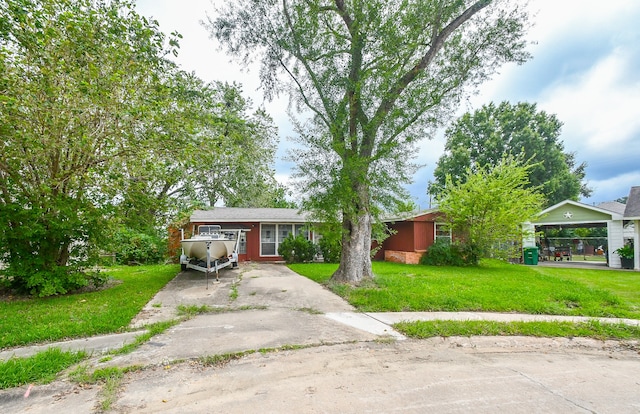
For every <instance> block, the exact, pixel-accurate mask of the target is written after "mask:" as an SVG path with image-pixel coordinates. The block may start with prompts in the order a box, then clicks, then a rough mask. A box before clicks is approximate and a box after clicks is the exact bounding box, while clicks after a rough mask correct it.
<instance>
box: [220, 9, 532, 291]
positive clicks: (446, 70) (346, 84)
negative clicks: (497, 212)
mask: <svg viewBox="0 0 640 414" xmlns="http://www.w3.org/2000/svg"><path fill="white" fill-rule="evenodd" d="M217 16H218V17H216V18H214V19H212V18H210V19H209V21H208V27H209V29H210V30H211V33H212V34H213V36H215V37H216V38H217V39H218V40H219V41H220V42H221V44H223V45H225V47H226V48H227V50H228V51H229V53H230V54H232V55H234V56H236V57H237V58H239V59H240V60H241V61H242V62H251V61H254V60H260V61H261V64H262V66H261V70H260V75H261V78H262V83H263V86H264V87H265V90H266V92H267V94H268V96H272V95H273V94H277V93H279V92H290V93H291V94H290V95H291V97H292V99H293V103H294V104H295V105H296V106H297V108H299V109H304V110H305V111H307V113H309V114H311V116H312V117H311V119H310V120H309V121H308V122H300V123H298V132H299V133H300V140H301V142H302V143H303V144H304V145H303V146H302V147H303V149H301V150H300V151H298V152H296V153H295V154H294V158H295V159H296V160H297V162H298V169H299V174H300V176H301V177H303V180H302V181H301V184H300V190H301V191H302V192H303V193H304V194H306V197H307V198H306V201H305V203H304V204H303V208H305V209H308V210H310V211H312V212H313V213H314V214H315V216H316V219H317V220H319V221H334V222H335V221H336V220H337V221H338V222H340V228H341V233H342V243H341V246H342V255H341V261H340V266H339V267H338V270H337V271H336V272H335V273H334V275H333V280H336V281H342V282H350V283H358V282H360V281H361V280H362V279H364V278H370V277H372V276H373V274H372V271H371V257H370V250H371V240H372V231H374V228H373V227H374V225H373V223H375V222H377V220H376V218H377V217H378V216H379V215H380V214H381V213H382V212H383V211H385V210H393V209H394V208H395V207H396V206H397V205H398V199H403V198H406V192H405V191H404V190H403V189H402V185H403V184H404V183H406V182H408V181H409V180H410V177H411V173H412V172H413V171H414V169H415V165H414V164H413V163H412V162H411V159H412V158H413V157H412V154H414V153H415V148H414V145H415V143H416V142H417V141H418V140H419V139H421V138H424V137H425V135H426V134H427V133H428V131H429V129H430V128H432V127H437V126H440V125H441V123H442V122H443V121H444V120H445V119H446V118H447V117H448V114H450V113H453V112H454V109H455V107H456V105H457V103H458V102H459V99H460V98H461V96H462V95H463V92H464V87H465V86H475V85H477V84H478V83H480V82H482V81H483V80H485V79H486V78H487V77H489V76H490V75H491V74H492V73H494V71H495V69H496V68H497V67H498V66H499V65H500V64H502V63H503V62H507V61H515V62H522V61H523V60H525V59H526V58H527V57H528V54H527V53H526V52H524V47H525V42H524V41H523V40H522V36H523V33H524V29H525V27H524V26H525V24H526V14H525V13H524V12H523V9H522V7H521V6H520V5H518V4H513V3H509V2H503V1H491V0H473V1H472V0H442V1H431V0H429V1H426V0H409V1H395V0H393V1H387V0H384V1H383V0H366V1H365V0H333V1H330V0H285V1H281V2H280V1H273V0H267V1H255V0H241V1H237V2H229V3H227V4H226V5H225V6H223V8H222V9H221V10H218V14H217Z"/></svg>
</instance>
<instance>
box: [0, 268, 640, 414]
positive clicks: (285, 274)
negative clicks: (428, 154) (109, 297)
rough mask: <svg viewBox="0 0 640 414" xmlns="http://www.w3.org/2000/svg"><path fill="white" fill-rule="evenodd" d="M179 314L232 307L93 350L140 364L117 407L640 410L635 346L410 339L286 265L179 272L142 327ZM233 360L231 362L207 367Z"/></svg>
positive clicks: (32, 395) (70, 393)
mask: <svg viewBox="0 0 640 414" xmlns="http://www.w3.org/2000/svg"><path fill="white" fill-rule="evenodd" d="M178 305H196V306H201V305H208V306H211V307H217V308H220V309H221V310H222V309H224V310H225V311H224V312H221V313H209V314H204V315H199V316H196V317H194V318H192V319H190V320H188V321H186V322H183V323H181V324H179V325H177V326H175V327H173V328H171V329H169V330H167V331H166V332H165V333H163V334H161V335H157V336H155V337H154V338H152V340H151V341H149V342H147V343H146V344H144V345H142V346H141V347H139V348H138V349H137V350H135V351H134V352H132V353H130V354H127V355H123V356H116V357H112V358H108V359H107V360H103V359H101V358H100V356H99V355H96V357H95V358H94V359H93V360H92V361H91V366H90V368H91V369H98V368H108V367H114V366H117V367H129V368H130V367H138V368H136V369H135V370H133V371H130V372H128V373H126V374H125V375H124V377H123V379H122V382H121V383H120V386H119V389H118V392H117V394H116V395H115V396H114V397H113V398H112V401H111V403H110V411H111V412H117V413H139V412H142V413H157V412H167V413H187V412H188V413H218V412H220V413H223V412H224V413H247V412H260V413H282V412H292V413H293V412H295V413H306V412H326V413H333V412H340V413H361V412H376V413H380V412H409V413H424V412H442V413H459V412H477V413H494V412H496V411H503V412H509V413H511V412H523V413H524V412H526V413H529V412H562V413H565V412H576V413H581V412H602V413H604V412H611V413H624V412H640V380H639V379H638V372H640V357H639V356H638V352H637V350H636V347H635V345H633V344H623V343H619V342H615V341H607V342H602V341H595V340H588V339H564V338H560V339H540V338H524V337H473V338H461V337H454V338H432V339H429V340H409V339H403V337H402V336H401V335H399V334H397V333H396V332H394V331H393V329H391V327H390V326H388V325H386V324H384V323H382V322H379V321H377V320H375V319H373V318H370V317H367V316H366V315H363V314H358V313H354V312H353V309H352V307H351V306H350V305H349V304H347V303H346V302H344V301H343V300H342V299H341V298H339V297H337V296H335V295H334V294H332V293H331V292H329V291H327V290H326V289H324V288H322V287H321V286H319V285H317V284H315V283H313V282H311V281H309V280H307V279H306V278H303V277H300V276H298V275H296V274H295V273H293V272H291V271H290V270H289V269H287V268H286V267H284V266H281V265H265V264H259V265H257V264H246V265H242V266H241V267H240V268H238V269H233V270H224V271H222V272H221V281H220V283H215V284H212V283H209V284H208V288H207V284H206V281H205V278H204V275H202V274H200V273H197V272H192V271H190V272H182V273H181V274H179V275H178V277H176V279H174V280H173V281H172V282H171V283H169V284H168V285H167V287H166V288H165V289H163V290H162V291H161V292H159V293H158V295H157V296H156V297H155V298H154V299H153V300H152V301H151V302H150V303H149V304H148V305H147V307H146V308H145V309H144V311H143V312H142V313H141V314H140V315H139V317H138V318H137V319H136V320H135V321H134V324H135V325H142V324H145V323H149V322H154V321H161V320H168V319H171V318H174V317H175V312H176V307H177V306H178ZM259 349H262V350H263V352H253V351H255V350H259ZM247 351H249V353H247V354H246V355H244V356H241V355H240V354H239V353H242V352H247ZM223 354H233V355H234V356H233V358H230V361H229V362H227V363H223V364H217V363H213V360H212V359H208V360H207V359H203V357H207V356H209V357H210V356H214V355H223ZM207 361H208V363H207ZM27 390H29V392H28V397H26V398H25V393H26V391H27ZM106 398H107V396H106V394H105V388H104V387H103V386H101V385H91V386H82V385H78V384H75V383H71V382H69V381H67V380H59V381H56V382H54V383H52V384H49V385H45V386H35V387H32V388H30V389H29V388H28V387H23V388H21V389H13V390H5V391H2V392H0V411H1V412H8V413H13V412H16V413H17V412H29V413H50V412H56V411H57V412H74V413H90V412H98V411H99V410H100V408H99V405H100V403H101V402H104V401H105V399H106Z"/></svg>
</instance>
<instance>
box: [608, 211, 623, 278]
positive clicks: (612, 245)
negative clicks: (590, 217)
mask: <svg viewBox="0 0 640 414" xmlns="http://www.w3.org/2000/svg"><path fill="white" fill-rule="evenodd" d="M607 236H608V238H609V243H608V246H607V254H608V255H609V267H612V268H614V269H620V268H621V267H622V262H621V261H620V256H618V255H617V254H615V253H614V252H615V251H616V249H619V248H620V247H622V246H624V229H623V227H622V220H615V221H614V220H609V221H607Z"/></svg>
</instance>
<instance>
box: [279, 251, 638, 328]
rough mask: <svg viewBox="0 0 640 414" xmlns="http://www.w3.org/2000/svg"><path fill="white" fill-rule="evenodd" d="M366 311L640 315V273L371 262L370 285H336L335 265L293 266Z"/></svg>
mask: <svg viewBox="0 0 640 414" xmlns="http://www.w3.org/2000/svg"><path fill="white" fill-rule="evenodd" d="M290 267H291V269H293V270H294V271H296V272H298V273H300V274H302V275H304V276H307V277H309V278H310V279H312V280H314V281H316V282H318V283H323V284H327V285H328V286H329V287H330V288H331V289H332V290H333V291H334V292H336V293H337V294H339V295H341V296H342V297H344V298H345V299H347V300H348V301H349V302H350V303H351V304H352V305H354V306H355V307H356V308H358V309H359V310H361V311H365V312H385V311H387V312H398V311H409V312H411V311H491V312H522V313H532V314H550V315H583V316H597V317H624V318H633V319H640V274H638V273H635V272H623V271H615V270H591V269H558V268H550V267H542V266H520V265H511V264H507V263H503V262H498V261H483V262H482V264H481V266H479V267H471V268H455V267H431V266H421V265H405V264H397V263H387V262H374V264H373V271H374V274H375V275H376V277H375V280H374V281H373V283H370V284H369V285H365V286H361V287H358V288H352V287H350V286H346V285H340V284H332V283H330V282H329V278H330V276H331V274H332V273H333V271H335V269H336V267H337V265H330V264H322V263H314V264H296V265H291V266H290Z"/></svg>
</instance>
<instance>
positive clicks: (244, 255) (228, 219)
mask: <svg viewBox="0 0 640 414" xmlns="http://www.w3.org/2000/svg"><path fill="white" fill-rule="evenodd" d="M438 217H439V215H438V212H437V211H436V210H426V211H422V212H419V213H414V214H412V215H407V216H404V217H395V218H389V219H386V220H385V223H386V224H387V225H388V226H389V227H390V228H391V229H392V230H394V234H393V235H392V236H391V237H389V238H387V239H386V240H385V241H384V242H383V243H382V246H377V245H375V244H374V246H373V247H379V249H378V250H377V252H376V255H375V257H374V260H388V261H396V262H402V263H418V261H419V260H420V257H421V256H422V254H423V253H424V252H425V251H426V250H427V249H428V248H429V246H431V245H432V244H433V242H434V240H436V239H438V238H447V239H451V233H450V232H449V231H448V230H445V228H444V225H443V224H441V223H440V222H438ZM207 224H209V225H210V224H217V225H220V226H221V227H222V229H223V230H231V229H234V230H242V232H241V239H240V244H239V251H238V260H239V261H261V262H267V261H281V260H282V257H281V256H280V255H278V246H279V245H280V243H281V242H282V240H284V239H285V238H286V237H287V236H288V235H289V234H290V233H294V232H295V234H304V235H305V236H306V237H307V238H308V239H309V240H311V241H313V242H314V243H317V242H318V240H319V239H320V237H321V235H319V234H318V233H317V232H316V231H315V230H314V226H313V223H310V221H309V216H308V215H307V214H306V213H304V212H300V211H299V210H296V209H288V208H235V207H214V208H212V209H210V210H196V211H195V212H194V213H193V214H192V215H191V218H190V222H189V224H188V225H187V226H185V227H184V228H183V229H182V230H183V231H184V233H185V237H186V238H188V237H190V236H191V234H194V233H195V232H196V231H197V228H198V226H200V225H207ZM180 237H181V234H180V230H179V229H173V230H170V236H169V239H170V240H169V248H170V251H171V253H172V254H173V255H174V256H176V257H177V256H178V255H179V249H180Z"/></svg>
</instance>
